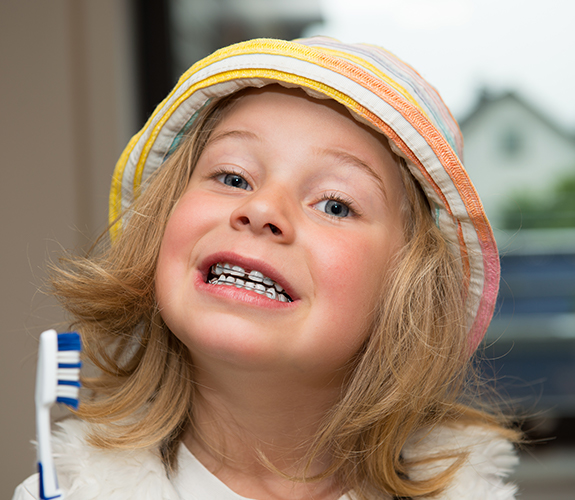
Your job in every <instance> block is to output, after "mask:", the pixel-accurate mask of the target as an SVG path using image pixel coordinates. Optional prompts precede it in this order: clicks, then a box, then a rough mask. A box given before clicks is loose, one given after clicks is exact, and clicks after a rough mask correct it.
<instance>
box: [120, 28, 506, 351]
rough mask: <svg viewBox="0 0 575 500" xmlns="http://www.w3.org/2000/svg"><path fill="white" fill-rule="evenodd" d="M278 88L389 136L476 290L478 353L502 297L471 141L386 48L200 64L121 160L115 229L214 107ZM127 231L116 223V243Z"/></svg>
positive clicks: (282, 50) (257, 54)
mask: <svg viewBox="0 0 575 500" xmlns="http://www.w3.org/2000/svg"><path fill="white" fill-rule="evenodd" d="M270 83H280V84H282V85H285V86H289V87H301V88H303V89H304V90H306V92H308V93H309V94H310V95H312V96H316V97H317V96H322V97H328V98H331V99H334V100H336V101H337V102H339V103H341V104H343V105H344V106H345V107H346V108H348V109H349V110H350V111H351V113H352V115H353V116H354V117H355V118H357V119H358V120H360V121H362V122H364V123H367V124H369V125H371V126H372V127H373V128H375V129H377V130H379V131H380V132H382V133H383V134H385V136H387V137H388V138H389V140H390V144H391V147H392V149H393V150H394V151H395V153H396V154H398V155H399V156H401V157H403V158H404V159H405V160H406V163H407V165H408V168H409V169H410V171H411V173H412V174H413V176H414V177H415V178H416V179H417V180H418V181H419V183H420V184H421V186H422V188H423V190H424V192H425V194H426V196H427V198H428V200H429V202H430V204H431V206H432V207H433V209H434V212H435V219H436V223H437V225H438V226H439V228H440V230H441V231H442V233H443V235H444V237H445V239H446V241H447V242H448V243H449V244H450V245H451V246H452V248H453V249H454V251H455V252H456V255H459V256H461V260H462V262H463V266H464V272H465V275H466V278H467V279H466V282H467V283H468V290H467V293H466V297H465V300H466V310H467V314H468V329H469V344H470V347H471V349H472V350H475V348H476V347H477V345H478V344H479V342H480V341H481V339H482V338H483V336H484V334H485V331H486V330H487V327H488V325H489V322H490V320H491V317H492V315H493V309H494V306H495V300H496V296H497V291H498V287H499V258H498V254H497V248H496V245H495V240H494V238H493V233H492V231H491V227H490V226H489V222H488V221H487V218H486V216H485V213H484V211H483V207H482V205H481V202H480V200H479V197H478V195H477V192H476V191H475V188H474V187H473V185H472V183H471V181H470V180H469V177H468V176H467V173H466V172H465V169H464V168H463V165H462V162H461V158H462V154H463V140H462V137H461V132H460V131H459V127H458V126H457V123H456V122H455V120H454V119H453V117H452V115H451V113H450V112H449V110H448V109H447V107H446V106H445V104H444V103H443V101H442V100H441V98H440V97H439V95H438V93H437V91H436V90H435V89H434V88H433V87H431V86H430V85H429V84H428V83H427V82H426V81H425V80H423V78H421V76H419V74H418V73H417V72H416V71H414V70H413V68H411V67H410V66H408V65H407V64H405V63H404V62H402V61H401V60H399V59H398V58H397V57H395V56H394V55H393V54H390V53H389V52H387V51H385V50H384V49H382V48H379V47H375V46H372V45H363V44H357V45H347V44H343V43H340V42H338V41H336V40H333V39H328V38H322V37H318V38H310V39H299V40H295V41H293V42H288V41H283V40H272V39H257V40H251V41H247V42H242V43H239V44H236V45H232V46H229V47H226V48H223V49H221V50H218V51H217V52H215V53H214V54H212V55H211V56H209V57H206V58H205V59H203V60H201V61H199V62H197V63H196V64H194V65H193V66H192V67H191V68H190V69H189V70H188V71H187V72H186V73H184V74H183V75H182V77H181V78H180V80H179V81H178V83H177V85H176V87H175V88H174V89H173V90H172V92H171V93H170V94H169V95H168V97H167V98H166V99H165V100H164V101H163V102H162V103H161V104H160V105H159V106H158V107H157V108H156V110H155V111H154V113H153V114H152V116H151V117H150V119H149V120H148V122H147V123H146V125H145V126H144V128H143V129H142V130H141V131H140V132H139V133H138V134H136V135H135V136H134V137H133V138H132V140H131V141H130V143H129V144H128V146H127V148H126V149H125V151H124V153H123V154H122V156H121V157H120V160H119V161H118V163H117V165H116V170H115V172H114V177H113V180H112V188H111V193H110V222H111V223H113V222H116V221H118V219H119V217H120V215H121V214H122V212H123V211H125V210H126V209H127V208H128V207H129V206H130V205H131V203H132V202H133V201H134V199H135V197H136V196H137V194H138V193H139V191H140V187H141V186H142V185H143V183H144V182H145V181H146V179H147V178H148V177H149V176H150V175H151V174H152V173H153V172H154V171H155V170H156V169H157V168H159V167H160V166H161V165H162V163H163V161H164V160H165V158H166V156H167V155H168V153H169V152H170V151H171V150H173V148H174V147H175V145H177V143H178V142H179V140H180V138H181V136H182V134H183V131H185V130H186V129H187V127H189V125H190V123H191V122H193V120H194V119H195V116H196V115H197V113H198V111H199V110H200V109H201V108H202V107H203V106H204V105H205V104H206V102H208V101H209V100H210V99H213V98H216V97H222V96H225V95H228V94H232V93H234V92H236V91H238V90H240V89H243V88H245V87H262V86H265V85H267V84H270ZM119 230H120V227H119V224H118V223H116V224H115V226H114V227H113V234H112V236H114V231H116V232H117V231H119Z"/></svg>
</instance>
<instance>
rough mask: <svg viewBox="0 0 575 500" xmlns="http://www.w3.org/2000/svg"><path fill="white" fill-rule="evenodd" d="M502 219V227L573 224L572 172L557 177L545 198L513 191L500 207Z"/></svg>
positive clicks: (574, 178) (574, 184)
mask: <svg viewBox="0 0 575 500" xmlns="http://www.w3.org/2000/svg"><path fill="white" fill-rule="evenodd" d="M573 170H575V168H574V169H573ZM502 220H503V229H512V230H516V229H519V228H523V229H545V228H547V229H555V228H575V173H573V174H569V175H567V176H565V177H563V178H561V179H560V180H559V181H558V182H557V184H556V185H555V187H554V189H553V192H552V196H550V197H548V198H542V197H541V196H536V195H530V194H528V193H518V194H516V195H515V196H513V197H512V199H511V200H510V202H509V203H508V204H507V206H506V207H505V208H504V210H503V217H502Z"/></svg>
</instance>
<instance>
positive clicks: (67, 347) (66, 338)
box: [58, 332, 82, 352]
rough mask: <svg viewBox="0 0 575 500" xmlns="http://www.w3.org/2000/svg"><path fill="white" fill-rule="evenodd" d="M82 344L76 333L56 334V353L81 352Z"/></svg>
mask: <svg viewBox="0 0 575 500" xmlns="http://www.w3.org/2000/svg"><path fill="white" fill-rule="evenodd" d="M81 350H82V343H81V342H80V335H78V334H77V333H76V332H69V333H59V334H58V352H62V351H78V352H79V351H81Z"/></svg>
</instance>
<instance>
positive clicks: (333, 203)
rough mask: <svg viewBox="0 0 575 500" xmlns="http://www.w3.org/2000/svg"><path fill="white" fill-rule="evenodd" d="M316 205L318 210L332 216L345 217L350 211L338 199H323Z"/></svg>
mask: <svg viewBox="0 0 575 500" xmlns="http://www.w3.org/2000/svg"><path fill="white" fill-rule="evenodd" d="M316 206H317V208H318V209H319V210H321V211H323V212H325V213H326V214H328V215H331V216H332V217H347V216H348V215H349V213H350V209H349V207H348V206H347V205H346V204H345V203H343V202H341V201H339V200H332V199H330V200H323V201H320V202H319V203H318V204H317V205H316Z"/></svg>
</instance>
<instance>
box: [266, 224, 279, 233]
mask: <svg viewBox="0 0 575 500" xmlns="http://www.w3.org/2000/svg"><path fill="white" fill-rule="evenodd" d="M268 226H269V227H270V229H271V231H272V233H273V234H275V235H278V234H282V232H281V229H280V228H279V227H277V226H274V225H273V224H268Z"/></svg>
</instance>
